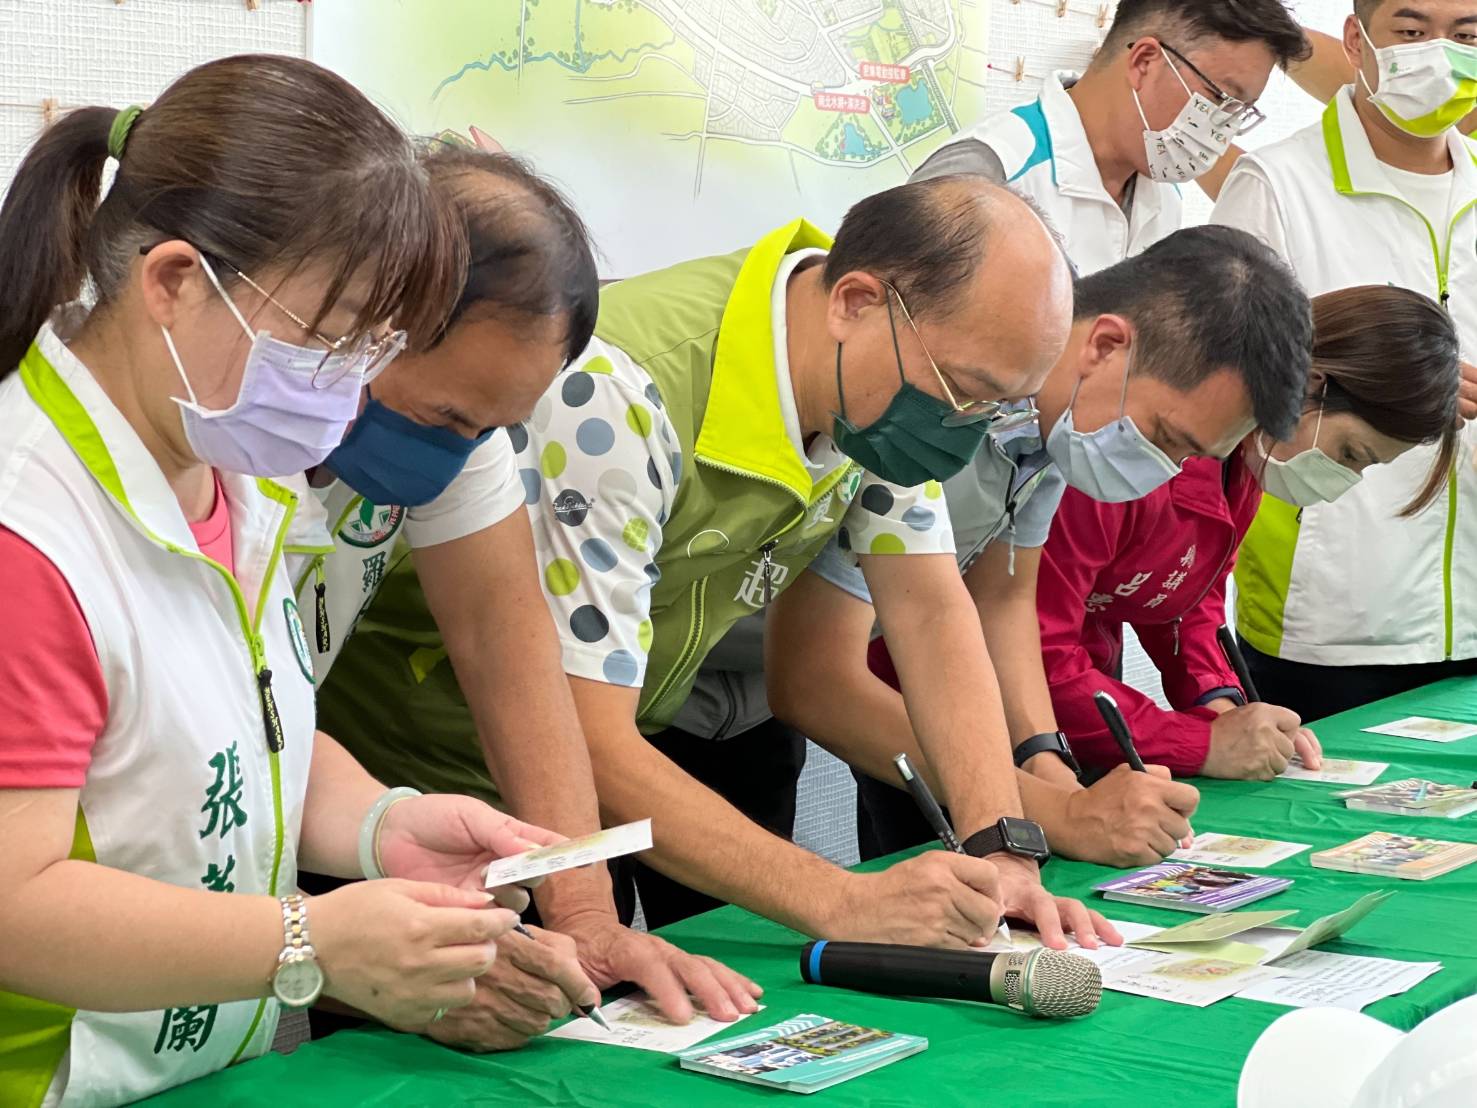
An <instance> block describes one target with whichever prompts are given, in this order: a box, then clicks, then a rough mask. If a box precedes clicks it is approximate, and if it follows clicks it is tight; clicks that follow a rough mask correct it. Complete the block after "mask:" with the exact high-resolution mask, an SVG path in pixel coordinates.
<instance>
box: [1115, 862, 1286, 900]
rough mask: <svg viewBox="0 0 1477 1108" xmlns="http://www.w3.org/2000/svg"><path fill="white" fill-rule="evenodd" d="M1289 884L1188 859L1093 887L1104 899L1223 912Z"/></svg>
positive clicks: (1162, 864)
mask: <svg viewBox="0 0 1477 1108" xmlns="http://www.w3.org/2000/svg"><path fill="white" fill-rule="evenodd" d="M1291 885H1292V880H1291V879H1290V878H1287V877H1264V876H1260V875H1258V874H1255V873H1241V872H1238V871H1236V870H1228V869H1213V868H1212V867H1210V866H1197V865H1194V864H1192V863H1188V862H1161V863H1159V865H1157V866H1150V867H1149V868H1148V869H1141V870H1139V871H1138V872H1137V873H1130V874H1129V875H1128V876H1127V877H1117V878H1114V879H1113V880H1112V881H1104V882H1103V883H1102V884H1101V885H1098V886H1096V888H1097V891H1098V892H1100V893H1102V894H1103V898H1104V899H1105V900H1121V901H1123V902H1124V903H1125V904H1146V905H1152V906H1153V907H1156V908H1173V909H1175V910H1176V911H1180V912H1227V911H1230V910H1231V909H1232V908H1240V907H1243V906H1244V905H1247V904H1251V903H1252V902H1253V901H1257V900H1261V899H1263V898H1264V897H1269V896H1272V895H1273V894H1275V893H1280V892H1282V891H1283V890H1284V889H1286V888H1289V887H1290V886H1291Z"/></svg>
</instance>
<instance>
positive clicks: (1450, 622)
mask: <svg viewBox="0 0 1477 1108" xmlns="http://www.w3.org/2000/svg"><path fill="white" fill-rule="evenodd" d="M1474 161H1477V158H1474ZM1452 171H1453V172H1455V171H1456V167H1455V165H1454V164H1453V166H1452ZM1349 195H1351V196H1381V197H1384V198H1385V199H1386V200H1393V201H1395V202H1396V203H1397V204H1403V205H1405V206H1406V207H1407V208H1409V209H1410V210H1411V211H1413V212H1414V213H1415V214H1416V218H1418V219H1419V220H1420V221H1421V222H1422V223H1423V224H1425V227H1426V233H1427V234H1428V235H1430V236H1431V256H1432V260H1434V261H1435V263H1436V296H1437V299H1438V300H1439V301H1440V303H1441V308H1442V310H1443V311H1446V312H1447V313H1448V314H1449V313H1450V311H1451V308H1450V304H1451V281H1450V274H1451V242H1452V239H1453V238H1455V237H1456V225H1457V224H1458V223H1460V222H1461V219H1462V216H1464V215H1466V214H1467V212H1468V211H1470V210H1471V208H1472V207H1473V206H1474V205H1477V200H1474V201H1472V203H1470V204H1467V205H1465V206H1464V207H1462V208H1461V209H1459V210H1458V211H1457V213H1456V214H1455V215H1454V216H1452V217H1451V223H1450V224H1449V225H1448V226H1447V228H1446V252H1445V253H1444V254H1443V253H1442V251H1441V240H1440V239H1438V238H1437V237H1436V228H1435V227H1433V226H1432V225H1431V221H1430V220H1429V219H1427V218H1426V213H1425V212H1423V211H1421V210H1420V209H1419V208H1417V207H1416V206H1415V205H1414V204H1412V203H1411V202H1410V201H1408V200H1406V199H1405V198H1404V197H1403V196H1393V195H1391V194H1390V193H1386V192H1356V191H1354V190H1352V189H1351V190H1350V193H1349ZM1456 513H1457V487H1456V472H1455V470H1453V472H1452V473H1451V474H1450V475H1448V477H1447V479H1446V537H1445V542H1444V544H1443V546H1442V551H1441V603H1442V611H1441V615H1442V631H1443V641H1442V646H1443V649H1442V654H1443V657H1444V658H1445V660H1446V661H1448V662H1449V661H1451V655H1452V652H1453V650H1454V649H1455V645H1456V627H1455V624H1456V615H1455V604H1454V602H1453V600H1452V587H1451V565H1452V558H1453V554H1454V551H1455V547H1456ZM1299 518H1300V519H1301V513H1300V514H1299Z"/></svg>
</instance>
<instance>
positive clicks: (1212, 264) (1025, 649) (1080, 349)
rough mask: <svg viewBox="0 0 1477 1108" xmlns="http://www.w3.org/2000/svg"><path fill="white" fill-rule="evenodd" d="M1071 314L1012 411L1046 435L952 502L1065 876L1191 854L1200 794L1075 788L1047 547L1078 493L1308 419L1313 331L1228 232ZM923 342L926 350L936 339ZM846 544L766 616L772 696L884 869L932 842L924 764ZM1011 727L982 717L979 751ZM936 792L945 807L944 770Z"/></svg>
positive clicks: (1097, 493)
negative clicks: (1072, 864) (901, 769)
mask: <svg viewBox="0 0 1477 1108" xmlns="http://www.w3.org/2000/svg"><path fill="white" fill-rule="evenodd" d="M1075 315H1076V319H1075V320H1074V323H1073V327H1072V333H1071V337H1070V339H1069V341H1068V343H1067V347H1066V350H1065V351H1064V353H1063V354H1062V356H1061V358H1060V359H1059V360H1058V362H1057V364H1056V366H1055V367H1054V368H1053V369H1052V371H1051V372H1050V373H1049V374H1048V375H1047V377H1046V380H1045V381H1044V383H1043V384H1042V386H1041V388H1040V389H1039V390H1038V392H1037V394H1036V395H1035V396H1034V397H1033V400H1032V401H1031V402H1030V403H1029V405H1028V404H1017V405H1014V406H1013V410H1018V411H1025V410H1026V409H1027V407H1028V406H1029V407H1034V408H1037V409H1039V414H1037V413H1032V414H1037V418H1036V419H1035V420H1033V421H1032V422H1030V423H1028V424H1025V425H1024V426H1020V427H1018V428H1016V429H1015V430H1013V431H1009V432H1007V433H1004V434H1001V435H997V436H996V437H995V438H994V441H992V442H990V443H987V444H986V446H985V447H984V448H983V449H982V450H981V451H980V452H979V454H977V455H976V457H975V460H974V462H973V463H972V464H971V465H970V466H969V467H968V468H966V469H965V470H964V471H962V472H961V473H959V474H958V475H957V476H955V477H953V478H952V479H950V480H948V481H946V482H945V483H944V493H945V499H946V502H947V504H948V507H949V514H950V518H951V520H952V522H953V527H954V534H955V548H956V552H957V556H958V561H959V567H960V569H961V571H962V572H963V575H964V582H965V585H966V587H967V589H968V591H969V593H970V596H971V597H972V598H973V600H974V603H975V605H976V607H977V611H976V612H975V613H974V614H975V617H976V619H977V621H978V623H979V624H980V626H981V627H982V629H983V631H984V638H985V642H986V644H987V646H988V649H989V653H990V658H991V661H992V662H993V664H994V671H995V674H996V675H997V677H998V679H999V687H1000V693H1001V696H1002V699H1003V701H1004V707H1005V720H1004V721H1003V723H1004V724H1005V725H1006V726H1007V727H1008V733H1009V737H1010V741H1011V745H1012V746H1013V747H1014V752H1015V762H1016V765H1017V766H1018V767H1019V768H1020V769H1021V770H1022V771H1023V772H1021V774H1020V776H1019V785H1020V789H1021V796H1022V799H1023V801H1024V803H1025V809H1026V814H1027V815H1028V816H1029V817H1030V818H1032V819H1034V820H1036V821H1037V822H1039V823H1040V824H1041V825H1042V826H1043V827H1044V828H1045V831H1046V835H1047V838H1048V840H1049V841H1050V842H1051V844H1052V847H1053V849H1055V850H1056V851H1057V852H1059V853H1061V854H1063V855H1065V856H1067V857H1071V858H1077V859H1080V860H1083V861H1092V862H1098V863H1101V864H1106V865H1114V866H1128V865H1141V864H1145V863H1149V862H1156V861H1159V860H1160V859H1161V858H1162V857H1163V856H1164V855H1165V854H1168V853H1169V852H1170V851H1171V850H1173V849H1174V844H1175V842H1176V841H1177V840H1179V839H1182V838H1184V837H1185V836H1186V835H1188V833H1189V831H1190V826H1189V817H1190V815H1191V814H1193V812H1194V810H1195V807H1196V805H1197V803H1198V800H1199V794H1198V793H1197V792H1196V790H1195V789H1194V788H1193V787H1192V786H1190V785H1186V784H1183V783H1180V782H1174V781H1170V780H1168V776H1169V775H1168V773H1164V772H1162V771H1161V772H1156V773H1150V774H1142V773H1134V772H1132V771H1130V770H1129V769H1128V768H1127V767H1126V766H1124V767H1120V768H1119V769H1117V770H1114V771H1113V772H1112V773H1110V774H1108V775H1107V776H1106V777H1103V778H1102V779H1101V780H1099V781H1097V782H1096V783H1095V784H1093V785H1092V786H1091V787H1090V788H1083V787H1081V785H1079V783H1078V781H1077V773H1076V771H1077V768H1078V767H1077V764H1076V761H1075V759H1074V756H1073V754H1072V751H1071V747H1070V744H1069V742H1068V741H1067V738H1066V736H1065V735H1063V734H1062V733H1061V732H1060V731H1059V730H1058V729H1057V728H1058V724H1057V720H1056V715H1055V712H1054V710H1053V708H1052V702H1051V694H1050V690H1049V688H1048V685H1047V679H1046V673H1045V671H1044V669H1043V663H1042V653H1041V635H1040V627H1039V624H1038V622H1037V615H1036V580H1037V574H1038V569H1039V567H1040V564H1041V557H1042V550H1041V548H1042V547H1043V546H1044V544H1045V542H1046V538H1047V534H1048V530H1049V528H1050V526H1051V521H1052V518H1053V516H1054V515H1055V514H1056V511H1057V506H1058V504H1059V503H1060V502H1061V499H1062V494H1063V492H1064V491H1065V488H1066V487H1067V486H1069V485H1070V486H1071V487H1073V488H1075V489H1078V490H1080V491H1081V492H1082V493H1084V494H1086V495H1087V496H1089V497H1091V498H1093V499H1095V500H1101V501H1107V502H1112V503H1117V502H1123V501H1127V500H1133V499H1137V498H1140V497H1144V496H1147V495H1148V494H1150V493H1151V492H1153V491H1154V490H1155V489H1158V488H1159V487H1161V486H1163V485H1164V484H1166V483H1167V482H1169V481H1171V480H1172V479H1174V478H1175V476H1176V474H1178V473H1179V471H1180V465H1181V463H1182V462H1183V461H1184V460H1185V459H1186V458H1187V457H1190V456H1193V455H1210V456H1215V457H1223V456H1225V455H1227V454H1229V453H1230V452H1231V450H1232V448H1233V447H1234V446H1235V445H1236V443H1238V442H1239V441H1240V440H1241V439H1242V438H1243V437H1245V435H1246V434H1247V433H1248V432H1249V431H1250V430H1251V429H1252V427H1254V426H1262V427H1266V428H1269V429H1271V433H1272V434H1273V435H1279V434H1282V433H1283V432H1285V431H1286V430H1287V428H1288V427H1289V426H1290V425H1291V424H1292V422H1293V421H1294V420H1295V418H1296V414H1297V412H1298V410H1299V408H1300V406H1301V403H1302V397H1303V390H1304V388H1305V384H1306V377H1307V371H1308V365H1309V360H1310V351H1311V343H1312V323H1311V316H1310V308H1309V304H1308V299H1307V297H1306V296H1305V295H1304V294H1303V292H1302V290H1301V289H1300V288H1299V287H1298V284H1297V281H1296V279H1295V278H1294V277H1293V275H1292V272H1291V271H1290V270H1289V269H1288V268H1287V266H1286V265H1284V264H1283V263H1282V262H1281V261H1280V260H1279V259H1278V258H1277V257H1276V255H1275V254H1273V253H1272V251H1270V250H1269V249H1267V248H1266V247H1265V246H1264V245H1262V244H1261V243H1259V242H1257V241H1256V240H1255V239H1254V238H1252V237H1251V236H1250V235H1246V234H1241V233H1237V232H1234V231H1231V230H1229V229H1228V228H1222V227H1199V228H1193V229H1190V230H1185V231H1179V232H1176V233H1174V234H1172V235H1170V236H1169V237H1168V238H1166V239H1164V240H1163V241H1161V242H1159V243H1156V244H1155V245H1153V246H1151V247H1149V248H1148V249H1147V250H1146V251H1144V252H1143V253H1142V254H1140V255H1137V256H1136V257H1133V258H1129V259H1126V260H1124V261H1122V262H1119V263H1118V264H1117V265H1115V266H1112V267H1109V268H1108V269H1105V270H1101V271H1099V272H1098V273H1095V274H1092V275H1090V276H1087V277H1083V278H1081V279H1079V281H1078V282H1077V295H1076V304H1075ZM921 334H922V336H923V337H924V339H925V340H928V339H930V338H931V335H932V329H931V328H930V327H928V326H927V325H926V324H924V325H922V327H921ZM843 545H844V544H843V543H842V542H841V541H839V540H838V542H836V543H834V544H833V545H832V546H831V547H828V548H827V550H826V551H824V552H823V553H822V554H821V556H820V557H819V558H818V559H817V560H816V561H815V563H813V565H812V567H811V571H810V572H808V573H806V574H804V575H803V576H802V578H801V580H800V581H798V582H797V583H796V584H795V586H794V588H792V589H791V590H790V592H789V593H787V594H786V595H785V597H784V598H783V599H782V600H781V602H780V603H779V604H778V605H776V608H775V611H774V612H773V613H772V614H771V617H770V623H769V628H768V635H769V644H768V652H767V660H768V662H769V665H768V674H769V693H770V699H771V706H772V707H773V709H774V711H775V714H776V715H777V716H779V717H780V718H782V719H785V720H787V721H788V722H789V723H791V724H792V725H794V726H796V727H798V728H800V729H801V730H802V731H804V732H805V733H806V734H807V735H809V736H810V737H811V738H812V739H813V740H815V741H816V742H817V743H819V744H820V745H821V746H824V747H826V748H827V749H829V750H831V752H832V753H834V754H836V755H837V756H838V757H840V758H842V759H844V760H846V761H848V762H850V763H851V764H852V766H853V767H855V769H856V771H857V778H858V831H859V835H858V837H859V840H860V845H861V847H862V855H863V857H864V858H870V857H880V856H881V855H884V854H889V853H892V852H893V851H896V850H901V849H903V848H905V847H908V846H912V845H915V844H917V843H919V842H923V841H926V839H927V837H928V832H927V829H926V826H924V825H923V824H922V823H921V821H920V820H919V819H918V817H917V813H916V811H915V810H914V808H913V806H912V804H911V803H910V802H909V800H908V797H907V795H906V794H905V793H903V792H901V791H900V790H899V787H898V786H899V783H898V782H897V780H896V775H895V773H894V772H892V766H891V758H892V755H893V754H895V753H896V752H897V751H899V750H908V751H910V752H911V753H912V754H913V755H914V756H915V759H916V757H918V756H926V753H927V752H926V751H921V752H920V751H918V750H917V748H916V747H915V746H914V744H913V734H912V731H911V730H910V718H911V716H912V713H911V710H908V709H905V706H904V704H903V703H902V699H901V698H900V697H899V696H898V694H897V692H896V691H894V690H896V689H897V688H898V687H900V685H901V687H903V688H906V685H907V674H906V673H902V672H901V670H900V667H897V666H896V665H895V664H894V661H895V658H894V657H892V656H889V654H890V652H891V654H892V655H895V654H896V651H892V649H891V648H892V642H891V638H890V636H887V634H886V630H887V629H886V627H885V626H884V627H883V628H882V630H883V633H884V639H877V640H874V641H873V642H872V643H871V645H870V647H868V638H869V636H870V635H871V634H872V630H873V613H872V609H871V607H870V606H869V600H870V597H869V595H868V590H867V587H866V584H865V582H864V581H863V580H862V578H861V575H860V574H858V573H857V572H856V570H855V569H853V568H851V567H850V566H849V565H848V564H847V562H848V561H849V560H851V559H850V558H849V557H848V555H846V553H845V552H844V551H843V550H842V549H841V547H842V546H843ZM808 625H823V626H826V627H828V628H829V629H830V638H829V642H828V644H827V648H826V650H824V651H817V650H810V649H807V648H806V647H805V645H804V643H803V640H802V639H801V637H800V636H799V629H800V628H802V627H804V626H808ZM899 676H901V677H902V681H901V682H900V681H899ZM1000 725H1001V724H1000V723H997V722H995V721H993V720H989V719H984V718H981V719H980V720H979V722H978V723H977V725H976V730H977V733H978V734H979V735H980V736H981V741H989V739H990V738H992V737H993V736H994V734H995V730H994V729H995V728H998V727H999V726H1000ZM919 768H920V772H922V773H924V774H928V773H929V771H930V769H931V768H932V767H931V766H929V764H928V763H927V762H925V763H924V764H923V765H922V766H920V767H919ZM1155 768H1156V769H1157V768H1158V767H1155ZM932 779H933V780H934V781H936V782H939V783H942V784H944V786H945V788H946V790H947V786H948V780H949V778H948V773H947V771H944V770H936V771H934V773H933V774H932Z"/></svg>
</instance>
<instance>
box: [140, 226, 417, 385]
mask: <svg viewBox="0 0 1477 1108" xmlns="http://www.w3.org/2000/svg"><path fill="white" fill-rule="evenodd" d="M158 245H159V244H158V243H155V244H154V245H153V246H141V247H139V253H140V254H148V253H149V252H150V251H151V250H153V249H154V246H158ZM196 249H197V250H198V249H199V248H198V247H196ZM200 255H201V257H202V259H203V258H204V256H205V252H204V251H200ZM215 260H216V261H217V262H219V263H220V264H221V265H223V266H225V267H226V268H227V269H229V270H230V271H231V272H232V273H234V274H235V275H236V276H237V277H239V278H241V280H242V281H244V282H245V283H246V284H247V285H248V286H249V287H250V288H251V289H252V290H254V291H255V292H257V293H259V294H260V295H261V296H262V297H263V298H264V299H265V300H266V301H267V303H268V304H271V305H272V307H274V308H276V309H277V310H278V311H279V312H281V313H282V314H283V315H285V316H286V317H287V318H288V319H290V320H292V322H293V323H295V324H297V325H298V326H299V327H301V328H302V330H303V333H304V334H306V335H310V336H312V338H313V339H314V340H315V341H317V342H319V343H321V344H322V345H323V346H324V348H325V349H324V351H323V359H322V361H320V362H319V363H318V367H317V369H315V370H314V371H313V387H314V388H318V389H327V388H332V387H333V386H334V385H336V384H338V383H339V382H340V381H342V380H343V379H344V378H345V377H347V376H348V375H349V374H350V373H351V372H359V373H360V381H361V383H362V384H365V385H367V384H369V383H370V382H371V381H373V380H374V379H375V378H376V377H378V376H379V375H380V374H381V373H383V372H384V371H385V369H386V368H387V367H388V366H389V364H390V363H391V362H393V361H394V360H395V358H396V357H397V356H398V355H399V354H400V352H401V351H403V350H404V349H405V345H406V340H407V336H406V333H405V332H404V331H390V332H388V333H387V334H384V335H381V336H379V337H378V338H376V337H375V336H374V335H372V334H370V333H368V332H365V333H364V334H362V335H358V336H356V337H351V336H348V335H345V336H344V337H342V338H338V339H331V338H329V337H328V336H327V335H324V334H323V333H322V332H320V331H317V330H314V329H313V327H312V326H311V325H310V324H309V323H308V322H307V320H305V319H303V318H302V316H300V315H298V314H297V313H296V312H294V311H293V310H292V309H291V308H289V307H288V306H287V305H286V304H284V303H282V301H280V300H278V299H277V298H276V297H275V296H273V295H272V294H271V293H270V292H268V291H267V290H266V289H264V288H262V287H261V285H259V284H257V283H256V282H255V281H253V280H252V279H251V278H250V277H248V276H247V275H246V274H244V273H242V272H241V270H239V269H237V268H236V267H235V266H234V265H232V264H231V263H230V262H228V261H226V260H225V259H224V258H222V257H219V256H215ZM205 269H206V273H207V274H208V275H209V277H210V279H211V282H212V283H213V284H215V285H216V288H217V289H218V290H219V292H220V294H221V296H222V297H224V298H225V300H226V303H227V305H228V306H229V307H230V308H231V310H232V311H233V312H236V317H237V318H238V319H241V313H240V312H239V311H238V310H237V308H236V305H235V304H234V303H233V302H232V301H231V298H230V297H229V296H226V290H225V289H223V288H221V287H220V283H219V282H218V281H216V278H215V274H214V272H212V271H211V269H210V267H209V265H208V264H207V265H206V267H205ZM241 324H242V326H243V327H246V329H247V331H248V332H249V331H250V330H251V328H250V327H249V326H247V325H246V321H245V320H244V319H241ZM335 357H337V358H338V362H337V364H336V366H335V367H334V368H333V369H331V370H329V369H328V366H329V364H330V362H331V361H332V360H333V359H334V358H335ZM361 366H362V367H363V368H362V371H361V369H360V367H361ZM325 370H327V372H325Z"/></svg>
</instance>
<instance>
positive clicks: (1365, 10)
mask: <svg viewBox="0 0 1477 1108" xmlns="http://www.w3.org/2000/svg"><path fill="white" fill-rule="evenodd" d="M1384 2H1385V0H1354V14H1355V15H1357V16H1358V17H1359V19H1360V21H1361V22H1362V23H1363V24H1364V26H1365V29H1366V30H1367V29H1368V28H1369V17H1370V16H1372V15H1373V14H1374V13H1375V12H1377V11H1379V10H1380V6H1381V5H1382V4H1384Z"/></svg>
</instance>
